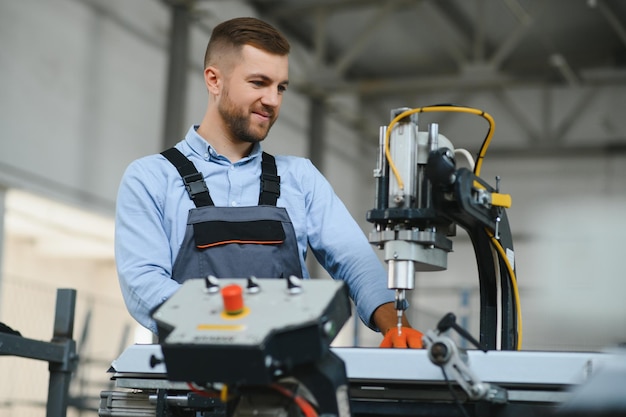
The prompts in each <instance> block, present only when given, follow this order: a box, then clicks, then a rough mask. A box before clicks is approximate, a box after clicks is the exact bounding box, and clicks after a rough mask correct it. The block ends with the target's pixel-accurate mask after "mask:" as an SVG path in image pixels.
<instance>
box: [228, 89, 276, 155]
mask: <svg viewBox="0 0 626 417" xmlns="http://www.w3.org/2000/svg"><path fill="white" fill-rule="evenodd" d="M217 110H218V112H219V114H220V116H222V119H223V120H224V124H225V125H226V127H227V128H228V129H229V130H230V133H231V134H232V135H233V137H234V138H236V139H238V140H241V141H243V142H248V143H256V142H261V141H262V140H263V139H265V138H266V137H267V134H268V133H269V131H270V128H271V127H272V125H273V124H274V122H275V121H276V114H275V112H274V109H272V108H268V107H265V106H261V108H260V109H259V111H260V112H263V113H266V114H268V115H269V120H268V122H267V123H264V124H263V125H259V126H255V127H256V129H253V126H251V124H252V123H251V119H250V113H251V112H250V111H248V110H246V109H244V108H238V107H237V106H236V105H235V103H233V101H232V100H231V99H230V96H229V94H228V90H224V96H223V98H222V100H221V101H220V103H219V105H218V107H217Z"/></svg>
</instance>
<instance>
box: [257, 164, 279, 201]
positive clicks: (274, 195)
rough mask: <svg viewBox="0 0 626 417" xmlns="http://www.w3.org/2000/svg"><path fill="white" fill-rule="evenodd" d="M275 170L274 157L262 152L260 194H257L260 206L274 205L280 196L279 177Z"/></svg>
mask: <svg viewBox="0 0 626 417" xmlns="http://www.w3.org/2000/svg"><path fill="white" fill-rule="evenodd" d="M277 172H278V171H277V170H276V159H275V158H274V157H273V156H272V155H270V154H268V153H266V152H263V160H262V161H261V194H260V195H259V205H260V206H275V205H276V200H278V197H280V177H279V176H278V175H276V174H277Z"/></svg>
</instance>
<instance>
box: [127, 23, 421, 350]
mask: <svg viewBox="0 0 626 417" xmlns="http://www.w3.org/2000/svg"><path fill="white" fill-rule="evenodd" d="M289 48H290V46H289V43H288V42H287V40H286V39H285V38H284V37H283V36H282V35H281V34H280V33H279V32H277V31H276V29H275V28H273V27H272V26H270V25H268V24H267V23H265V22H262V21H260V20H258V19H254V18H237V19H232V20H229V21H226V22H224V23H222V24H220V25H218V26H216V27H215V29H214V30H213V33H212V35H211V39H210V41H209V44H208V47H207V51H206V56H205V70H204V81H205V85H206V88H207V90H208V93H209V98H208V105H207V109H206V113H205V115H204V117H203V119H202V121H201V123H200V125H198V126H192V127H191V128H190V129H189V131H188V132H187V135H186V136H185V138H184V140H182V141H181V142H179V143H178V144H177V145H176V147H175V149H170V150H168V151H166V152H163V153H162V154H159V155H152V156H148V157H145V158H141V159H139V160H137V161H134V162H133V163H131V164H130V166H129V167H128V169H127V170H126V172H125V174H124V177H123V179H122V182H121V185H120V189H119V194H118V199H117V213H116V239H115V256H116V262H117V268H118V274H119V279H120V285H121V288H122V293H123V295H124V299H125V301H126V305H127V307H128V309H129V311H130V313H131V315H132V316H133V317H134V318H135V319H136V320H137V321H139V323H141V324H142V325H143V326H145V327H147V328H148V329H150V330H152V331H153V332H155V331H156V327H155V323H154V322H153V320H152V319H151V317H150V312H151V311H152V310H153V309H154V308H156V307H157V306H158V305H160V304H161V303H162V302H163V301H165V300H166V299H167V298H168V297H170V296H171V295H172V294H173V293H174V292H175V291H176V290H177V289H178V287H179V285H180V283H181V282H183V281H184V280H186V279H189V278H199V277H204V276H207V275H209V274H210V275H214V276H216V277H218V278H219V277H224V278H226V277H228V278H239V277H247V276H250V275H255V276H257V277H263V278H265V277H285V278H286V277H288V276H290V275H296V276H298V277H302V278H308V277H309V276H308V271H307V269H306V265H305V256H306V252H307V245H310V247H311V248H312V249H313V253H314V255H315V256H316V258H317V259H318V260H319V261H320V263H321V264H322V265H323V266H324V268H325V269H326V270H327V271H328V272H329V273H330V275H331V276H332V277H333V278H335V279H341V280H344V281H345V282H346V284H347V285H348V288H349V292H350V296H351V298H352V299H353V300H354V302H355V305H356V309H357V312H358V314H359V316H360V318H361V320H362V321H363V322H364V323H365V324H366V325H368V326H369V327H370V328H372V329H373V330H380V331H381V332H382V333H383V334H386V335H387V336H386V339H385V341H384V345H385V346H392V345H395V346H406V344H407V336H408V339H409V342H408V344H409V345H410V346H412V347H419V346H421V334H420V333H419V332H417V331H416V330H413V329H410V326H409V324H408V322H406V321H405V322H404V325H405V326H407V328H406V331H402V332H401V336H400V337H397V326H396V323H397V316H396V311H395V309H394V306H393V303H392V301H393V299H394V294H393V292H392V291H390V290H388V289H387V287H386V273H385V271H384V268H383V267H382V265H381V263H380V262H379V261H378V258H377V257H376V255H375V253H374V251H373V249H372V248H371V246H370V244H369V243H368V242H367V240H366V239H365V237H364V235H363V233H362V231H361V230H360V228H359V227H358V225H357V224H356V222H355V221H354V220H353V219H352V217H351V216H350V214H349V213H348V211H347V210H346V208H345V206H344V205H343V203H342V202H341V201H340V200H339V198H338V197H337V196H336V195H335V193H334V192H333V190H332V188H331V186H330V184H329V183H328V182H327V181H326V180H325V179H324V177H323V176H322V175H321V174H320V172H319V171H318V170H317V169H316V168H315V167H314V166H313V165H312V164H311V162H310V161H309V160H307V159H304V158H296V157H288V156H277V157H276V158H275V159H274V157H272V156H270V155H267V154H265V153H264V152H262V150H261V144H260V143H261V141H263V140H264V139H265V137H266V136H267V134H268V132H269V130H270V128H271V126H272V125H273V124H274V122H275V121H276V119H277V117H278V114H279V111H280V107H281V103H282V98H283V94H284V92H285V91H286V89H287V85H288V53H289ZM196 172H199V174H198V173H196ZM205 184H206V186H205ZM194 206H195V207H194ZM233 224H235V225H237V226H240V227H233Z"/></svg>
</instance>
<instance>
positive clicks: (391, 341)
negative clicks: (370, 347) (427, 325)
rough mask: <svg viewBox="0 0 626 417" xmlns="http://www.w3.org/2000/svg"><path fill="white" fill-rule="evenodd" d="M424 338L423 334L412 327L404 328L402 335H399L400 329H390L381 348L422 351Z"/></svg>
mask: <svg viewBox="0 0 626 417" xmlns="http://www.w3.org/2000/svg"><path fill="white" fill-rule="evenodd" d="M422 336H424V335H423V334H422V332H420V331H419V330H415V329H413V328H411V327H402V333H401V334H398V328H397V327H394V328H392V329H389V331H388V332H387V334H386V335H385V338H384V339H383V341H382V342H381V343H380V347H381V348H412V349H422V348H423V347H424V346H423V344H422Z"/></svg>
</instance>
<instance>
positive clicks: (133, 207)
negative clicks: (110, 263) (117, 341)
mask: <svg viewBox="0 0 626 417" xmlns="http://www.w3.org/2000/svg"><path fill="white" fill-rule="evenodd" d="M146 161H148V159H147V158H146V159H140V160H137V161H135V162H133V163H131V165H129V167H128V168H127V169H126V172H125V173H124V176H123V177H122V181H121V183H120V187H119V190H118V195H117V202H116V215H115V261H116V265H117V272H118V278H119V282H120V287H121V290H122V295H123V297H124V301H125V303H126V306H127V308H128V311H129V313H130V314H131V316H132V317H133V318H135V320H137V321H138V322H139V323H140V324H141V325H143V326H144V327H146V328H148V329H149V330H151V331H152V332H154V333H156V331H157V329H156V323H155V322H154V320H152V318H151V313H152V311H153V310H154V309H155V308H156V307H158V306H159V305H160V304H161V303H163V302H164V301H165V300H166V299H168V298H169V297H170V296H171V295H172V294H173V293H174V292H175V291H176V290H177V289H178V288H179V285H180V284H178V283H177V282H176V281H174V280H173V279H171V276H172V264H173V262H172V255H171V251H170V244H169V236H168V235H167V233H166V231H165V228H164V223H163V221H164V220H163V219H164V214H163V201H164V199H163V197H162V196H163V195H165V193H166V192H167V190H166V187H164V186H163V184H164V181H163V180H161V181H159V178H158V177H159V176H162V175H163V174H162V173H161V172H159V171H158V170H154V169H149V164H147V163H146ZM159 183H160V184H161V186H160V188H161V189H159V187H158V186H157V184H159Z"/></svg>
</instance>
